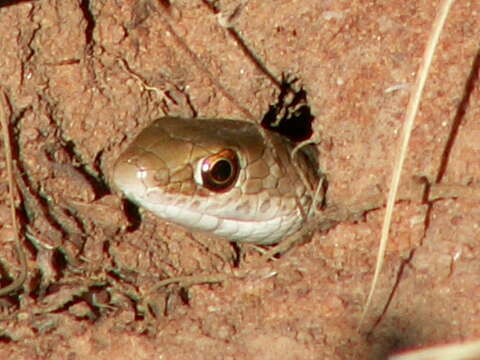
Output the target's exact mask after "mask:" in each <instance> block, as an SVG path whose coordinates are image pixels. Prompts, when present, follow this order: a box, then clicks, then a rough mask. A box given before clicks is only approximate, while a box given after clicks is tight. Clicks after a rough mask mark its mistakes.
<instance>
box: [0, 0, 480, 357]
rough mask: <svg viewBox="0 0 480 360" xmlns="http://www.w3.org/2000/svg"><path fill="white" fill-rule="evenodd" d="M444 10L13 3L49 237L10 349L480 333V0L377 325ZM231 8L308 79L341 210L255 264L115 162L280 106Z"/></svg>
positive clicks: (25, 291) (461, 37) (179, 348)
mask: <svg viewBox="0 0 480 360" xmlns="http://www.w3.org/2000/svg"><path fill="white" fill-rule="evenodd" d="M438 3H439V2H438V1H426V0H422V1H411V0H410V1H403V2H400V1H398V2H394V1H388V0H384V1H371V2H365V1H338V0H326V1H295V0H275V1H263V0H249V1H239V0H232V1H219V2H217V6H218V8H219V9H220V10H221V12H220V14H219V15H217V16H215V15H214V14H213V13H212V11H211V9H209V8H208V7H207V6H206V5H205V3H204V2H202V1H199V0H198V1H197V0H191V1H190V0H189V1H187V0H179V1H173V2H172V3H171V4H170V5H169V2H168V1H153V0H137V1H132V0H122V1H113V0H104V1H97V0H81V1H74V0H37V1H31V2H30V1H26V2H21V3H19V4H15V5H12V6H8V7H3V8H0V34H1V35H0V54H1V55H0V84H1V86H2V88H3V90H4V91H5V92H6V95H7V97H8V102H9V106H8V109H6V110H7V112H8V113H9V114H11V116H10V121H11V122H10V125H11V129H10V131H11V132H12V134H13V135H14V136H13V138H14V144H13V147H14V158H15V160H16V168H17V170H18V171H17V173H18V174H19V175H18V176H17V181H18V183H19V187H20V189H21V194H22V196H21V199H22V200H21V201H19V202H18V204H17V207H18V209H19V215H20V216H21V222H22V224H23V227H24V229H25V230H26V231H28V233H29V238H28V239H25V240H24V242H23V244H24V246H25V248H26V250H27V254H28V262H29V277H28V281H27V282H26V284H25V285H24V287H23V288H22V290H21V291H19V292H17V293H16V294H12V295H10V296H7V297H3V298H2V299H1V302H0V304H1V306H2V310H3V317H4V320H3V321H2V322H0V340H1V341H0V357H1V358H2V359H71V360H73V359H264V360H265V359H266V360H268V359H385V358H386V356H387V355H388V354H390V353H392V352H395V351H398V350H402V349H406V348H410V347H419V346H425V345H429V344H436V343H440V342H446V341H455V340H464V339H474V338H477V337H479V336H480V302H479V301H478V299H479V298H480V277H479V274H480V262H479V261H478V259H479V258H480V248H479V247H478V245H479V244H480V227H479V224H480V207H479V205H478V204H479V201H480V196H479V187H480V125H479V122H478V121H475V120H478V117H479V116H480V101H479V99H480V96H479V91H480V90H479V85H478V77H479V75H478V73H479V63H480V60H479V46H480V43H479V40H478V39H480V2H478V1H457V2H456V4H454V6H453V8H452V11H451V14H450V16H449V17H448V20H447V24H446V28H445V31H444V33H443V35H442V38H441V42H440V45H439V49H438V52H437V55H436V57H435V60H434V63H433V68H432V71H431V75H430V77H429V79H428V82H427V87H426V92H425V95H424V98H423V101H422V105H421V109H420V114H419V116H418V118H417V121H416V125H415V129H414V132H413V134H412V140H411V147H410V153H409V156H408V159H407V163H406V167H405V175H404V177H403V181H402V187H401V191H400V200H399V201H398V203H397V206H396V208H395V213H394V221H393V228H392V232H391V242H390V244H389V246H388V248H387V254H386V263H385V268H384V270H383V272H382V276H381V280H380V284H379V287H378V290H377V293H376V295H375V297H374V301H373V307H372V309H371V311H370V312H369V314H368V316H367V321H366V324H365V325H364V327H363V329H362V330H361V331H357V326H358V322H359V318H360V315H361V311H362V307H363V304H364V302H365V300H366V296H367V293H368V290H369V286H370V281H371V279H372V275H373V270H374V263H375V257H376V249H377V247H378V239H379V234H380V228H381V224H382V217H383V214H384V198H385V194H386V190H387V188H388V183H389V179H390V174H391V171H392V163H393V160H394V158H395V152H396V141H397V140H398V137H399V133H400V129H401V125H402V120H403V113H404V109H405V106H406V103H407V99H408V94H409V93H408V89H409V88H410V87H411V85H412V83H413V81H414V78H415V73H416V71H417V69H418V65H419V62H420V58H421V56H422V53H423V49H424V45H425V42H426V40H427V37H428V33H429V31H430V28H431V25H432V22H433V19H434V17H435V13H436V8H437V6H438ZM239 6H240V7H239ZM220 15H221V16H220ZM222 21H228V22H229V24H230V25H231V26H233V27H234V28H235V29H236V31H237V32H238V33H239V34H240V35H241V37H242V39H243V40H244V42H245V44H246V45H247V46H248V47H249V48H250V49H251V50H252V51H253V53H254V54H255V55H256V56H257V57H258V59H260V60H261V61H262V62H263V64H265V66H266V68H268V70H269V71H270V72H271V73H272V74H274V75H275V76H276V77H277V78H280V77H281V75H282V74H288V75H291V76H294V77H297V78H298V79H299V83H300V84H301V85H302V86H303V88H304V89H305V90H306V92H307V95H308V103H309V105H310V107H311V110H312V112H313V114H314V116H315V121H314V123H313V126H314V129H315V132H316V134H317V135H318V136H320V138H321V139H322V142H321V144H320V145H319V146H318V148H319V151H320V154H321V158H320V166H321V168H322V169H323V171H324V172H325V173H326V175H327V179H328V183H329V187H328V193H327V210H328V211H333V212H334V213H335V214H336V215H337V218H338V220H339V222H338V224H337V225H336V226H334V227H333V228H331V229H330V230H329V231H327V232H317V233H315V234H314V236H313V238H312V239H311V241H309V242H307V243H306V244H303V245H299V246H297V247H296V248H295V249H293V250H292V251H290V252H288V253H287V254H286V255H284V256H283V257H282V258H281V259H279V260H277V261H274V262H271V263H269V264H267V265H264V266H261V267H255V266H254V265H252V264H253V262H254V260H255V259H256V258H257V257H258V255H256V253H255V252H254V251H253V250H251V249H246V250H245V256H244V257H242V259H241V260H240V263H239V264H237V263H236V261H235V260H234V259H235V249H234V248H233V247H232V246H231V245H230V244H228V243H226V242H225V241H220V240H216V239H210V238H208V237H206V236H203V235H199V234H189V233H187V232H185V231H184V230H182V229H180V228H177V227H175V226H172V225H168V224H165V223H163V222H162V221H160V220H158V219H156V218H155V217H154V216H152V215H150V214H148V213H142V212H139V211H138V210H137V209H136V208H135V207H133V206H132V205H130V204H129V203H127V202H125V201H123V200H122V199H121V197H120V196H119V195H118V194H116V193H115V192H114V191H113V190H112V189H111V188H110V186H109V174H110V171H111V167H112V162H113V161H114V159H115V158H116V157H117V156H118V154H119V153H120V152H121V151H122V149H124V148H125V146H126V145H128V143H129V141H131V139H132V138H133V137H134V136H135V134H137V133H138V132H139V131H140V130H141V129H142V128H143V127H145V126H146V125H147V124H148V123H149V122H151V121H152V120H154V119H156V118H158V117H160V116H162V115H164V114H170V115H182V116H192V115H197V116H201V117H221V118H238V119H244V118H245V111H242V107H243V108H245V109H248V111H249V112H250V113H252V114H253V116H254V117H257V118H258V119H261V118H262V116H263V115H264V114H265V112H266V111H267V109H268V107H269V105H271V104H273V103H275V101H276V98H277V96H278V92H279V89H278V88H277V87H276V86H275V84H274V83H272V82H271V81H270V80H269V78H268V77H267V76H266V75H265V74H264V73H263V72H262V71H260V69H259V68H258V67H257V66H255V64H254V63H253V62H252V60H251V59H250V58H248V57H247V56H246V55H245V53H244V52H243V51H242V49H241V48H240V47H239V46H238V45H237V44H236V43H235V41H234V40H233V38H232V37H231V36H230V35H229V33H228V32H227V31H226V29H225V28H223V27H221V26H220V25H219V22H220V23H221V22H222ZM192 54H194V55H192ZM212 79H215V81H212ZM232 98H233V99H235V100H236V102H235V103H234V102H232V101H231V99H232ZM1 164H2V166H1V167H0V171H1V179H2V182H0V199H1V203H0V218H1V220H2V221H1V226H2V227H1V229H0V244H1V251H0V254H1V263H2V266H1V269H0V270H1V274H2V284H3V285H6V284H8V283H9V282H10V281H11V277H12V276H15V275H16V274H17V272H18V260H17V258H16V256H15V252H14V247H13V243H12V241H11V228H10V225H9V224H10V218H9V216H8V204H7V192H6V190H7V188H8V186H7V182H6V173H5V166H4V164H5V158H4V156H3V155H2V157H1ZM435 183H438V184H441V185H442V186H443V187H441V189H443V190H442V191H440V195H439V196H436V197H435V196H430V195H431V193H433V192H434V190H435V189H437V188H439V187H438V185H437V187H435V186H430V185H431V184H435ZM447 190H448V191H447ZM429 199H430V200H429ZM321 220H322V219H319V222H321ZM245 270H247V271H248V274H249V275H248V276H246V277H244V278H241V279H239V278H235V277H234V276H233V274H234V273H238V272H239V271H245ZM215 273H223V274H232V277H231V278H230V280H229V281H227V282H225V283H222V284H211V285H196V286H193V287H191V288H190V289H188V290H187V289H181V288H179V287H176V286H168V287H165V288H161V289H154V285H155V283H157V282H158V281H159V280H161V279H165V278H168V277H172V276H179V275H200V274H215ZM152 289H153V290H155V291H153V290H152Z"/></svg>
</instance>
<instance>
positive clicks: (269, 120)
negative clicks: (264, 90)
mask: <svg viewBox="0 0 480 360" xmlns="http://www.w3.org/2000/svg"><path fill="white" fill-rule="evenodd" d="M294 82H295V80H293V81H289V80H288V79H283V80H282V84H281V88H280V95H279V96H278V101H277V103H275V104H273V105H270V108H269V109H268V111H267V113H266V114H265V116H264V117H263V119H262V126H263V127H264V128H265V129H267V130H270V131H275V132H277V133H279V134H280V135H283V136H285V137H287V138H289V139H290V140H291V141H293V142H300V141H303V140H307V139H309V138H310V137H311V136H312V134H313V129H312V121H313V115H312V113H311V111H310V106H308V104H307V93H306V91H305V90H303V89H300V90H298V91H296V90H294V89H293V88H292V85H293V83H294ZM277 122H279V123H278V124H276V123H277Z"/></svg>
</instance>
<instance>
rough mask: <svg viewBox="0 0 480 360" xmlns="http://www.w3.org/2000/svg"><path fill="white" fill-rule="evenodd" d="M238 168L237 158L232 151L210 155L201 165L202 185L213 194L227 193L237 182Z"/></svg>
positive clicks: (227, 150) (226, 150)
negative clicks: (213, 192)
mask: <svg viewBox="0 0 480 360" xmlns="http://www.w3.org/2000/svg"><path fill="white" fill-rule="evenodd" d="M239 168H240V163H239V161H238V156H237V154H236V153H235V151H233V150H230V149H225V150H222V151H220V152H218V153H216V154H213V155H210V156H209V157H207V158H205V159H203V162H202V164H201V176H202V184H203V186H205V187H206V188H207V189H209V190H212V191H215V192H223V191H227V190H228V189H230V187H231V186H232V185H233V184H234V183H235V181H236V180H237V177H238V172H239Z"/></svg>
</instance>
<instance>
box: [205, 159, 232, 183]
mask: <svg viewBox="0 0 480 360" xmlns="http://www.w3.org/2000/svg"><path fill="white" fill-rule="evenodd" d="M210 174H211V175H212V179H213V180H215V181H217V182H218V183H223V182H225V181H226V180H228V178H229V177H230V176H231V175H232V166H231V165H230V162H229V161H228V160H225V159H222V160H218V161H217V162H216V163H215V165H213V167H212V169H211V171H210Z"/></svg>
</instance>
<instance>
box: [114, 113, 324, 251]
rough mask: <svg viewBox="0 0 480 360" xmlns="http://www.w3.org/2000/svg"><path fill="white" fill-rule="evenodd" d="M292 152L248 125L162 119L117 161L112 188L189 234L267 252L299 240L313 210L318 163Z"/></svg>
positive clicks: (291, 146) (276, 137) (283, 141)
mask: <svg viewBox="0 0 480 360" xmlns="http://www.w3.org/2000/svg"><path fill="white" fill-rule="evenodd" d="M295 148H296V144H295V143H294V142H292V141H290V140H289V139H287V138H286V137H285V136H282V135H280V134H277V133H276V132H274V131H269V130H267V129H264V128H262V127H261V126H260V125H258V124H256V123H253V122H249V121H244V120H230V119H208V118H204V119H199V118H196V119H188V118H180V117H171V116H167V117H163V118H159V119H157V120H155V121H153V122H152V123H151V124H149V125H148V126H147V127H146V128H144V129H143V130H142V131H141V132H140V133H139V134H138V135H137V136H136V137H135V138H134V139H133V141H132V142H131V143H130V144H129V145H128V147H127V148H126V149H125V151H123V152H122V153H121V154H120V155H119V157H118V158H117V160H116V161H115V163H114V165H113V171H112V182H113V185H114V187H115V188H116V189H117V190H118V191H119V192H120V193H122V194H123V195H124V196H125V197H126V198H127V199H128V200H130V201H132V202H133V203H135V204H136V205H138V206H139V207H141V208H145V209H147V210H148V211H151V212H152V213H154V214H155V215H157V216H158V217H160V218H162V219H164V220H166V221H168V222H172V223H175V224H177V225H181V226H183V227H184V228H186V229H187V230H189V231H200V232H206V233H209V234H211V235H214V236H217V237H220V238H224V239H226V240H228V241H233V242H243V243H253V244H259V245H271V244H276V243H279V242H280V241H281V240H282V239H283V238H286V237H288V236H290V235H292V234H294V233H297V232H299V231H300V230H301V228H302V226H303V225H304V224H305V222H306V221H308V219H309V216H310V215H309V214H310V213H311V212H310V211H309V209H311V207H312V204H314V202H315V201H314V196H313V195H312V194H313V193H314V190H315V188H316V186H317V185H318V184H319V180H320V177H321V175H320V173H319V171H318V165H317V163H316V155H315V154H314V152H312V151H311V149H310V150H308V151H306V150H305V149H303V148H301V149H300V150H299V151H295ZM294 154H295V155H294Z"/></svg>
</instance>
